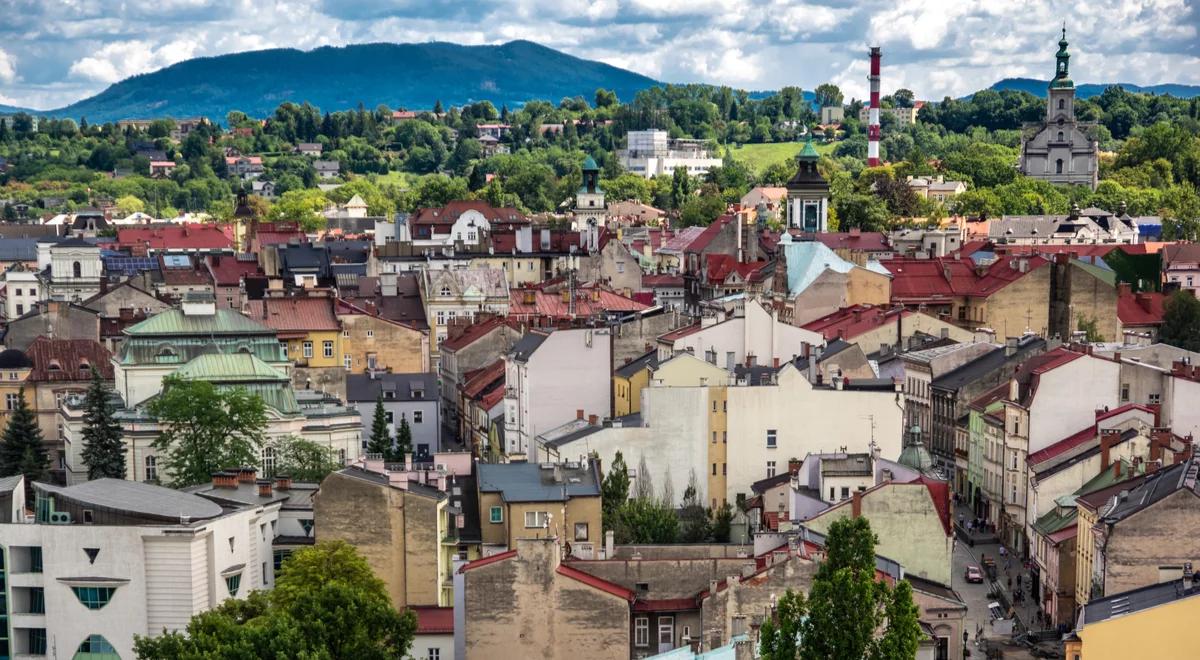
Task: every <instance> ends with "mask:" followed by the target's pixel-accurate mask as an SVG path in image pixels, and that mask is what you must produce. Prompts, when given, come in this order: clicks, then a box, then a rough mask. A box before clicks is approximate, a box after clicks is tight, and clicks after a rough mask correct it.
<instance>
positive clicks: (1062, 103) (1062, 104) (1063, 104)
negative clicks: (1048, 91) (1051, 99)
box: [1058, 99, 1067, 110]
mask: <svg viewBox="0 0 1200 660" xmlns="http://www.w3.org/2000/svg"><path fill="white" fill-rule="evenodd" d="M1065 107H1067V102H1066V100H1065V99H1059V100H1058V109H1059V110H1062V109H1063V108H1065Z"/></svg>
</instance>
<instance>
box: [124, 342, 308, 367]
mask: <svg viewBox="0 0 1200 660" xmlns="http://www.w3.org/2000/svg"><path fill="white" fill-rule="evenodd" d="M246 352H250V353H253V354H254V355H255V356H257V357H258V359H260V360H262V361H264V362H266V363H267V364H277V365H278V364H286V363H287V362H288V360H287V359H286V358H285V357H284V356H283V350H282V349H281V348H280V347H279V342H278V341H277V340H276V339H275V337H274V335H251V336H245V335H243V336H236V337H234V336H228V335H225V336H221V335H213V336H209V337H203V336H196V337H188V336H181V335H176V336H173V337H172V336H165V335H157V336H155V335H146V336H133V337H129V338H128V339H126V340H125V343H123V344H122V345H121V350H120V353H119V356H120V357H119V359H120V362H121V364H127V365H149V364H187V363H188V362H191V361H192V360H194V359H196V358H198V357H200V356H201V355H209V354H233V353H246Z"/></svg>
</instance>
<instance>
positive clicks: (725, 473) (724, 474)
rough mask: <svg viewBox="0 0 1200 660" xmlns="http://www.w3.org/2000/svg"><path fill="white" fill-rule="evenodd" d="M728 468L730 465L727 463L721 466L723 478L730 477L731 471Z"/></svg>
mask: <svg viewBox="0 0 1200 660" xmlns="http://www.w3.org/2000/svg"><path fill="white" fill-rule="evenodd" d="M728 468H729V465H728V464H726V463H722V464H721V476H722V477H725V476H728V475H729V469H728Z"/></svg>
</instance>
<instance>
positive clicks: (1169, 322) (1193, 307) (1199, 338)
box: [1158, 290, 1200, 351]
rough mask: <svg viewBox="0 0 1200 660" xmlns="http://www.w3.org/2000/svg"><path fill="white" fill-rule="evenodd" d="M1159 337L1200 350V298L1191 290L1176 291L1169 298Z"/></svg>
mask: <svg viewBox="0 0 1200 660" xmlns="http://www.w3.org/2000/svg"><path fill="white" fill-rule="evenodd" d="M1158 338H1159V340H1161V341H1162V342H1163V343H1164V344H1170V345H1172V346H1178V347H1179V348H1182V349H1186V350H1189V351H1200V300H1196V296H1195V295H1194V294H1192V292H1191V291H1183V290H1180V291H1176V292H1175V293H1173V294H1171V297H1170V298H1168V299H1167V302H1166V304H1164V305H1163V324H1162V327H1161V328H1160V329H1159V331H1158Z"/></svg>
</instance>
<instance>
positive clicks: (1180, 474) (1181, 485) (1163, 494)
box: [1099, 458, 1200, 523]
mask: <svg viewBox="0 0 1200 660" xmlns="http://www.w3.org/2000/svg"><path fill="white" fill-rule="evenodd" d="M1198 475H1200V458H1192V459H1191V460H1188V461H1184V462H1182V463H1176V464H1175V465H1172V466H1170V467H1166V468H1163V469H1161V470H1159V471H1158V472H1156V473H1154V474H1153V475H1151V476H1150V477H1148V478H1147V479H1146V480H1145V481H1143V482H1142V483H1141V485H1139V486H1138V487H1136V488H1134V489H1133V490H1131V491H1129V492H1128V494H1127V495H1126V496H1125V497H1124V498H1122V497H1121V495H1120V494H1118V495H1117V496H1116V497H1114V498H1113V499H1112V500H1111V501H1110V502H1109V503H1108V504H1107V505H1105V507H1104V508H1103V509H1101V510H1100V512H1099V518H1100V520H1101V521H1103V522H1106V523H1117V522H1120V521H1122V520H1124V519H1125V518H1128V517H1129V516H1132V515H1133V514H1135V513H1137V512H1139V511H1142V510H1143V509H1146V508H1148V507H1150V506H1152V505H1154V504H1155V503H1157V502H1158V501H1160V500H1163V499H1165V498H1167V497H1168V496H1170V495H1173V494H1174V493H1175V492H1177V491H1179V490H1189V491H1191V492H1192V494H1193V495H1196V496H1200V482H1198V480H1197V476H1198Z"/></svg>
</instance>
